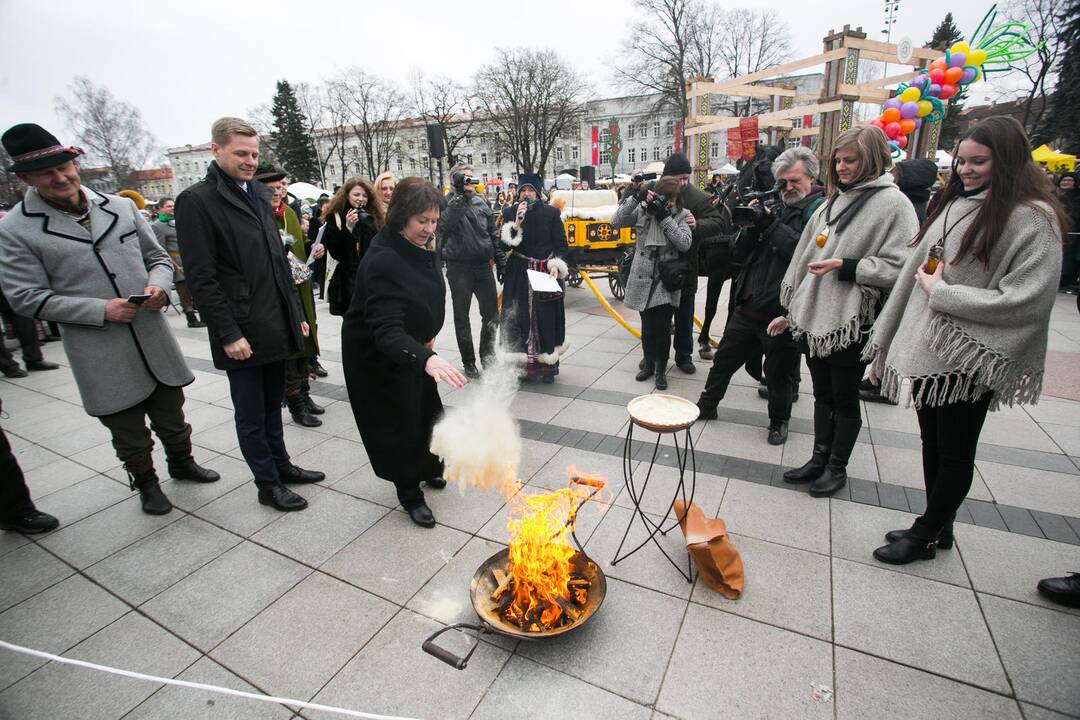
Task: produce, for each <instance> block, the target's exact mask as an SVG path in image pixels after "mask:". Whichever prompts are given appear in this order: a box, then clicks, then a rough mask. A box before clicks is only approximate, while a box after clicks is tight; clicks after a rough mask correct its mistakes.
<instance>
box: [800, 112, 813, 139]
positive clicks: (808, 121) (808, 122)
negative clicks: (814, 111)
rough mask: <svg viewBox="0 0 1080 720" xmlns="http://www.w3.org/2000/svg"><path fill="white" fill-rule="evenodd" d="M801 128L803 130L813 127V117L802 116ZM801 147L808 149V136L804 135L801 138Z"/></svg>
mask: <svg viewBox="0 0 1080 720" xmlns="http://www.w3.org/2000/svg"><path fill="white" fill-rule="evenodd" d="M802 126H803V127H804V128H808V127H813V126H814V116H813V115H803V116H802ZM802 146H803V147H810V136H809V135H804V136H803V138H802Z"/></svg>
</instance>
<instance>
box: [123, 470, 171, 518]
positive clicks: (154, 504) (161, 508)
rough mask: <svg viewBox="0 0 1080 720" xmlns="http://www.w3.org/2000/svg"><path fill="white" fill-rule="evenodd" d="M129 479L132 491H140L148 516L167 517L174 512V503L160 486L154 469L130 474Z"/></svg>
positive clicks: (143, 507) (144, 509) (143, 508)
mask: <svg viewBox="0 0 1080 720" xmlns="http://www.w3.org/2000/svg"><path fill="white" fill-rule="evenodd" d="M128 479H129V481H130V483H131V489H132V490H138V491H139V499H140V500H141V501H142V511H143V512H144V513H146V514H147V515H165V514H166V513H168V512H169V511H170V510H172V508H173V506H172V503H171V502H169V498H167V497H165V493H163V492H162V491H161V486H160V485H158V476H157V473H156V472H154V470H153V468H151V469H150V470H147V471H145V472H140V473H132V472H130V471H129V472H128Z"/></svg>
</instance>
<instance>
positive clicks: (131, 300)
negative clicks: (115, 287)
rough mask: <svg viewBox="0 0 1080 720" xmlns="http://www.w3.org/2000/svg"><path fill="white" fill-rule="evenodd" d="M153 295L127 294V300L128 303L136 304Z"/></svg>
mask: <svg viewBox="0 0 1080 720" xmlns="http://www.w3.org/2000/svg"><path fill="white" fill-rule="evenodd" d="M152 297H154V296H153V295H128V299H127V301H128V302H129V303H135V304H136V305H142V304H143V303H144V302H146V301H147V300H149V299H150V298H152Z"/></svg>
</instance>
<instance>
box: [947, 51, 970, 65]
mask: <svg viewBox="0 0 1080 720" xmlns="http://www.w3.org/2000/svg"><path fill="white" fill-rule="evenodd" d="M966 63H967V55H965V54H964V53H962V52H956V53H953V54H952V55H951V56H949V65H950V66H952V67H954V68H955V67H964V65H965V64H966Z"/></svg>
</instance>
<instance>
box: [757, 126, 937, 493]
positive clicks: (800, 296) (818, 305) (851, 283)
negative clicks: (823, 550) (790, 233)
mask: <svg viewBox="0 0 1080 720" xmlns="http://www.w3.org/2000/svg"><path fill="white" fill-rule="evenodd" d="M891 165H892V154H891V151H890V149H889V145H888V144H887V142H886V140H885V133H883V132H882V131H881V130H879V129H877V128H875V127H863V128H856V129H853V130H848V131H847V132H844V133H841V134H840V136H839V137H837V138H836V141H835V143H834V145H833V148H832V152H831V153H830V156H829V170H828V173H829V192H830V196H829V198H828V200H826V201H825V202H824V203H822V204H821V206H820V207H819V208H818V209H817V210H816V211H815V212H814V214H813V215H812V216H811V217H810V221H809V222H808V223H807V224H806V227H805V228H804V229H803V234H802V237H801V238H800V239H799V244H798V246H797V247H796V248H795V252H794V254H793V255H792V259H791V265H789V266H788V270H787V274H786V275H785V276H784V280H783V282H782V283H781V285H780V304H781V305H783V306H784V307H785V308H786V310H787V315H786V316H785V317H783V318H777V319H776V320H774V321H773V322H772V323H771V324H770V325H769V332H770V333H772V332H776V333H781V332H783V331H784V330H786V329H787V328H788V327H790V328H791V331H792V333H793V334H794V336H795V339H796V341H797V342H798V343H799V345H800V349H801V350H802V351H803V352H804V353H805V354H806V365H807V367H808V368H809V369H810V378H811V379H812V380H813V383H814V450H813V455H812V456H811V458H810V460H809V461H808V462H807V463H806V464H805V465H803V466H802V467H799V468H795V469H793V470H788V471H787V472H785V473H784V481H785V482H789V483H810V494H811V495H813V496H815V497H827V496H829V495H832V494H833V493H835V492H836V491H837V490H839V489H840V488H842V487H844V485H845V484H846V483H847V464H848V459H849V458H850V457H851V452H852V450H854V448H855V441H856V440H857V439H858V437H859V430H860V429H861V428H862V415H861V412H860V404H859V382H860V381H861V380H862V376H863V371H864V370H865V369H866V363H865V362H864V361H863V360H862V359H861V357H860V356H861V355H862V351H863V346H864V344H865V342H866V338H867V336H868V335H869V333H870V328H871V327H872V326H873V324H874V318H875V317H876V315H877V313H878V312H879V311H880V310H881V306H882V305H883V303H884V300H885V296H886V295H887V294H888V293H889V291H890V290H891V289H892V286H893V283H895V282H896V278H897V275H898V274H899V272H900V268H901V266H902V265H903V264H904V260H905V259H907V255H908V252H909V251H908V248H907V244H908V243H909V242H910V241H911V238H913V237H915V234H916V233H917V232H918V231H919V223H918V220H917V219H916V217H915V209H914V208H913V207H912V206H911V203H910V202H908V199H907V198H906V197H904V195H903V193H901V192H900V190H899V188H897V186H896V183H895V182H893V177H892V175H891V174H890V173H889V168H890V167H891Z"/></svg>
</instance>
